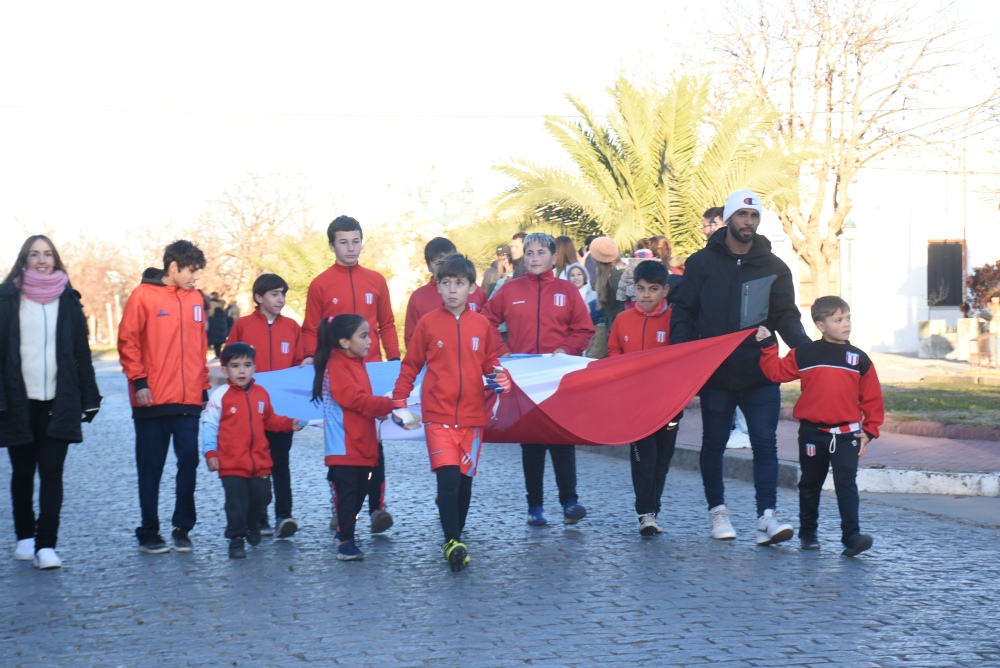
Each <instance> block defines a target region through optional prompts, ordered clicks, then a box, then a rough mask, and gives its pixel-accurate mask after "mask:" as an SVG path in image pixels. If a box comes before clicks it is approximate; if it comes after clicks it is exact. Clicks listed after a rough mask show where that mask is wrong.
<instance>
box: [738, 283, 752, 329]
mask: <svg viewBox="0 0 1000 668" xmlns="http://www.w3.org/2000/svg"><path fill="white" fill-rule="evenodd" d="M749 309H750V286H749V285H744V286H743V307H742V308H741V309H740V320H742V319H743V318H744V317H745V316H746V315H747V311H748V310H749Z"/></svg>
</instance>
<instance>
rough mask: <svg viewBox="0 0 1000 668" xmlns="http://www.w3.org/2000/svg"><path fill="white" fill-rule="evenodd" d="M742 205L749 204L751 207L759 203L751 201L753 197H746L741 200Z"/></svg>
mask: <svg viewBox="0 0 1000 668" xmlns="http://www.w3.org/2000/svg"><path fill="white" fill-rule="evenodd" d="M743 203H744V204H751V205H756V204H760V202H755V201H753V197H746V198H744V199H743Z"/></svg>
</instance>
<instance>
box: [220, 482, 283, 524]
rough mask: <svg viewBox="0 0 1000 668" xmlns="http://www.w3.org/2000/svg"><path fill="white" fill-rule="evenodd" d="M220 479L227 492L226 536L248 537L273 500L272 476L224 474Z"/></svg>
mask: <svg viewBox="0 0 1000 668" xmlns="http://www.w3.org/2000/svg"><path fill="white" fill-rule="evenodd" d="M219 480H221V481H222V489H223V490H225V492H226V538H246V535H247V532H248V531H250V530H251V529H257V528H258V527H259V525H258V524H257V520H258V518H259V517H260V516H261V513H263V512H264V510H265V509H266V508H267V504H269V503H270V502H271V477H270V476H262V477H260V478H240V477H239V476H234V475H224V476H222V477H221V478H219Z"/></svg>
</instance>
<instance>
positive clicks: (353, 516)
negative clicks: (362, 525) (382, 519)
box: [326, 466, 372, 541]
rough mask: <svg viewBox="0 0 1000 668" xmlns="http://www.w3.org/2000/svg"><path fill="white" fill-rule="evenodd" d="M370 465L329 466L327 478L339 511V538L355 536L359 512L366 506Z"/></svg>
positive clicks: (344, 538) (345, 538)
mask: <svg viewBox="0 0 1000 668" xmlns="http://www.w3.org/2000/svg"><path fill="white" fill-rule="evenodd" d="M371 472H372V468H371V467H370V466H329V467H327V473H326V479H327V480H329V481H330V488H331V490H332V491H333V509H334V511H335V512H336V513H337V538H338V540H341V541H345V540H351V539H352V538H354V527H355V524H357V520H358V513H360V512H361V509H362V508H364V507H365V490H366V489H367V488H368V476H369V474H371Z"/></svg>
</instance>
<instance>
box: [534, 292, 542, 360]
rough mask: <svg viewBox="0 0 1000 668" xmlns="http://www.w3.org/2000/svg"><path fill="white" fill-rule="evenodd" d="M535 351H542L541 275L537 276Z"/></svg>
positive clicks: (539, 352)
mask: <svg viewBox="0 0 1000 668" xmlns="http://www.w3.org/2000/svg"><path fill="white" fill-rule="evenodd" d="M535 327H536V329H535V352H536V353H538V354H541V352H542V277H541V276H539V277H538V313H537V314H536V315H535Z"/></svg>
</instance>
